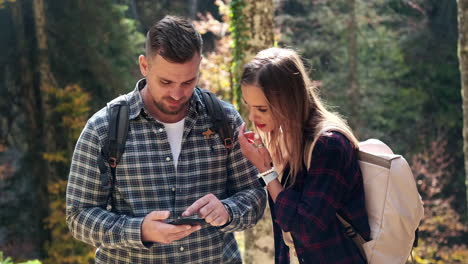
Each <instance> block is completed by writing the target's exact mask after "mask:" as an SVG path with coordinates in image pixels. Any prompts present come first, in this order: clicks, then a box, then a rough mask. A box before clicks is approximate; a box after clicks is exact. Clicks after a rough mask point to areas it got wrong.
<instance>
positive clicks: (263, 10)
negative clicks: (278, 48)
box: [231, 0, 275, 117]
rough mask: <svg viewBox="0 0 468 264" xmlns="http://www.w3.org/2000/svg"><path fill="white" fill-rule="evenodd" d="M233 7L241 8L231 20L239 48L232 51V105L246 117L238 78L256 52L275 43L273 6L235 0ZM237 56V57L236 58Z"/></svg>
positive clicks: (253, 0) (264, 1)
mask: <svg viewBox="0 0 468 264" xmlns="http://www.w3.org/2000/svg"><path fill="white" fill-rule="evenodd" d="M233 4H234V5H239V6H241V7H242V10H241V12H240V13H238V17H237V19H238V20H237V21H235V20H234V19H235V18H233V20H232V22H231V23H233V22H234V23H235V28H236V29H235V30H236V31H237V32H235V34H237V35H238V36H239V37H237V38H236V37H234V45H235V46H236V47H238V48H239V50H238V51H237V52H236V51H234V58H233V59H234V60H235V62H234V64H233V65H234V69H233V77H234V78H233V80H234V89H235V91H234V103H235V105H236V106H237V107H238V109H239V112H240V113H241V115H242V116H243V117H247V115H246V113H247V110H246V109H245V107H244V106H243V104H242V102H241V100H242V99H241V96H240V94H241V92H240V83H239V82H240V77H241V74H242V70H243V66H244V64H245V63H246V62H248V61H249V60H250V59H252V58H253V57H254V56H255V54H257V52H259V51H260V50H262V49H265V48H270V47H273V45H274V42H275V34H274V22H273V15H274V5H273V1H272V0H243V1H240V0H236V1H231V8H232V6H233ZM236 54H237V56H236Z"/></svg>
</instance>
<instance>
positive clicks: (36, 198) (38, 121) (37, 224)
mask: <svg viewBox="0 0 468 264" xmlns="http://www.w3.org/2000/svg"><path fill="white" fill-rule="evenodd" d="M25 4H29V3H25V2H24V1H20V0H18V1H16V2H15V3H12V4H10V8H11V13H12V19H13V24H14V26H15V32H16V34H15V37H16V43H17V47H18V54H19V61H18V68H19V71H20V72H21V78H19V80H18V86H19V91H20V92H19V93H20V95H21V97H22V100H21V106H22V107H23V110H24V111H23V113H24V118H25V123H26V131H25V134H26V135H25V137H24V138H25V143H26V144H25V155H24V159H23V160H25V162H27V164H24V165H23V166H25V167H28V169H27V173H26V175H25V176H26V177H29V178H30V179H31V185H32V186H34V191H33V192H32V193H31V198H30V200H31V202H33V203H34V204H31V205H30V206H29V207H26V208H24V209H25V210H26V211H28V212H30V214H31V218H30V221H29V223H30V224H31V226H32V228H33V229H32V230H31V231H32V233H31V234H30V237H29V238H28V239H30V241H31V243H32V245H33V247H34V248H33V249H32V251H33V252H36V253H35V254H39V255H44V248H43V246H44V242H45V241H46V240H48V239H49V234H48V232H46V231H44V222H43V220H44V219H45V218H46V217H47V216H48V206H49V204H48V197H47V177H45V176H47V170H45V165H44V164H45V162H44V160H43V159H42V155H41V153H42V151H43V145H44V144H43V141H42V139H43V127H44V125H43V124H44V120H43V118H42V117H43V115H42V114H41V112H42V111H41V103H40V100H38V98H41V91H40V87H38V86H37V85H35V81H34V75H33V69H34V64H33V63H32V62H33V61H34V60H33V59H31V58H30V55H29V54H31V52H30V49H31V47H30V45H28V43H29V42H28V41H29V40H28V38H27V37H26V34H25V28H26V25H25V24H24V22H23V21H24V17H23V13H24V12H23V7H24V5H25ZM26 182H28V181H26ZM24 254H25V255H28V254H34V253H32V252H24Z"/></svg>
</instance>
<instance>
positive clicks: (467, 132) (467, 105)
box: [457, 0, 468, 205]
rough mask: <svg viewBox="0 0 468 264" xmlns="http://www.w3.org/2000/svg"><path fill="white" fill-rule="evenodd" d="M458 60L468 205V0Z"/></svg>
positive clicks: (462, 7)
mask: <svg viewBox="0 0 468 264" xmlns="http://www.w3.org/2000/svg"><path fill="white" fill-rule="evenodd" d="M457 2H458V59H459V65H460V76H461V86H462V88H461V94H462V101H463V105H462V107H463V152H464V153H465V186H466V199H467V205H468V0H458V1H457Z"/></svg>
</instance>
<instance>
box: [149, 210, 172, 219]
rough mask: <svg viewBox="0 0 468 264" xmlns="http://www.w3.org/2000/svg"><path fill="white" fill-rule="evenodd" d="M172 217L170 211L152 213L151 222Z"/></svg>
mask: <svg viewBox="0 0 468 264" xmlns="http://www.w3.org/2000/svg"><path fill="white" fill-rule="evenodd" d="M169 215H171V213H170V212H169V211H153V212H151V218H150V219H151V220H164V219H167V218H168V217H169Z"/></svg>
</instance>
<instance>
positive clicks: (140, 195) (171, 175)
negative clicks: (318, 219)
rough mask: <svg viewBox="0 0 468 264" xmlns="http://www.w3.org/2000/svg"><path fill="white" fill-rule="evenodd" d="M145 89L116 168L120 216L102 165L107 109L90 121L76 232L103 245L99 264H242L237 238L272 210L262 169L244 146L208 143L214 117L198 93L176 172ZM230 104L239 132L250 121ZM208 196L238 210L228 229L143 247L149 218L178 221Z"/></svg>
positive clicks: (71, 182) (77, 170)
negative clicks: (109, 206)
mask: <svg viewBox="0 0 468 264" xmlns="http://www.w3.org/2000/svg"><path fill="white" fill-rule="evenodd" d="M145 84H146V80H144V79H143V80H141V81H139V82H138V83H137V85H136V88H135V90H134V91H132V92H130V93H129V94H127V95H125V96H127V100H128V102H129V106H130V123H129V132H128V138H127V141H126V146H125V152H124V154H123V156H122V159H121V161H120V163H119V165H118V166H117V169H116V184H115V191H114V194H113V197H114V207H115V208H114V209H113V211H112V212H109V211H107V210H106V203H107V196H108V191H105V190H104V189H103V186H102V183H101V181H100V171H99V167H98V163H97V160H98V156H99V155H100V152H101V148H102V147H103V145H104V142H105V141H106V138H107V128H108V121H107V113H106V109H105V108H103V109H101V110H100V111H99V112H97V113H96V114H95V115H94V116H93V117H91V118H90V120H88V122H87V124H86V126H85V128H84V130H83V131H82V133H81V136H80V138H79V139H78V142H77V144H76V147H75V152H74V154H73V159H72V163H71V169H70V175H69V179H68V186H67V196H66V203H67V209H66V210H67V223H68V226H69V228H70V230H71V233H72V234H73V236H74V237H75V238H77V239H79V240H81V241H84V242H86V243H88V244H91V245H93V246H95V247H97V250H96V263H132V264H137V263H241V262H242V260H241V256H240V254H239V250H238V247H237V243H236V241H235V239H234V234H233V233H232V232H234V231H240V230H244V229H246V228H249V227H252V226H253V225H255V224H256V223H257V221H258V220H259V219H260V218H261V216H262V215H263V212H264V208H265V205H266V194H265V191H264V189H263V188H262V187H261V186H260V184H259V183H258V181H257V176H256V174H257V170H256V169H255V167H254V166H253V165H252V164H251V163H250V162H248V161H247V160H246V159H245V158H244V157H243V155H242V152H241V150H240V147H239V144H238V143H237V142H236V141H235V142H236V143H235V144H234V146H233V147H232V149H230V150H229V151H228V150H227V149H226V147H225V146H224V145H223V144H222V143H221V139H220V138H219V135H218V134H215V135H212V136H211V137H210V138H208V139H206V138H205V137H204V135H203V134H202V133H203V132H204V131H206V130H207V129H208V128H209V127H210V121H209V120H210V119H209V117H208V115H207V113H206V110H205V107H204V104H203V102H202V101H201V99H200V97H199V95H198V94H197V93H194V94H193V96H192V98H191V101H190V107H189V111H188V115H187V116H186V118H185V124H184V132H183V139H182V148H181V152H180V156H179V160H178V165H177V169H176V168H175V167H174V163H173V161H172V154H171V148H170V145H169V141H168V139H167V135H166V131H165V129H164V126H163V125H162V124H161V123H159V122H158V121H156V120H155V119H153V118H152V117H151V116H150V115H148V114H146V112H145V110H144V107H143V102H142V98H141V96H140V93H139V90H140V89H142V88H143V87H144V86H145ZM223 104H224V108H225V109H226V111H227V113H228V118H229V121H230V123H231V125H232V126H233V127H234V128H238V127H239V126H240V125H241V124H242V122H243V121H242V119H241V117H240V115H239V114H238V113H237V112H236V111H235V110H234V108H232V106H230V105H228V104H227V103H223ZM234 138H235V139H236V138H237V130H236V131H235V135H234ZM107 166H108V165H107ZM108 173H109V174H110V170H109V169H108ZM108 176H109V175H108ZM208 193H212V194H214V195H216V197H218V199H220V200H221V201H222V202H223V203H225V204H227V205H228V206H229V207H230V208H231V210H232V214H233V217H232V221H231V222H230V223H229V224H228V225H227V226H223V227H214V226H211V225H209V224H203V225H202V229H201V230H199V231H197V232H194V233H192V234H191V235H190V236H188V237H186V238H184V239H181V240H177V241H174V242H172V243H170V244H168V245H163V244H160V243H143V242H142V241H141V224H142V221H143V218H144V217H145V216H146V215H147V214H148V213H150V212H151V211H153V210H168V211H170V212H171V216H170V218H169V219H168V220H169V221H170V220H173V219H175V218H176V217H177V216H180V215H181V214H182V212H183V211H184V210H185V209H186V208H187V207H188V206H190V205H191V204H192V203H193V202H195V201H196V200H197V199H199V198H201V197H203V196H204V195H206V194H208Z"/></svg>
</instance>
